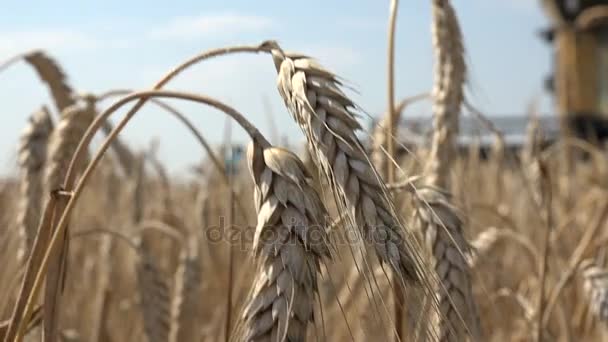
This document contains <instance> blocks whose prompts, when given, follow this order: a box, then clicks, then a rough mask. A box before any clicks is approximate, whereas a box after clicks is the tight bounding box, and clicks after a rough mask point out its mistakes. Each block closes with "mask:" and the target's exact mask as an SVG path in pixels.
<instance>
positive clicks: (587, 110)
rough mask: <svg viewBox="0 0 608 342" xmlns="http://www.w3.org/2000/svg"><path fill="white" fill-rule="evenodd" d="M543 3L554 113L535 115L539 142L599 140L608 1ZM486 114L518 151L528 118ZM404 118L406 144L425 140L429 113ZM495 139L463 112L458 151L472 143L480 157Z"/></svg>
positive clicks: (605, 124) (604, 119)
mask: <svg viewBox="0 0 608 342" xmlns="http://www.w3.org/2000/svg"><path fill="white" fill-rule="evenodd" d="M541 4H542V6H543V9H544V11H545V13H546V14H547V16H548V17H549V19H550V25H551V26H550V27H549V28H548V29H545V30H543V31H542V34H541V36H542V38H543V39H544V40H545V41H546V42H547V43H548V44H549V45H550V46H551V48H552V50H553V61H552V64H553V72H552V74H551V75H550V76H549V77H548V78H547V81H546V82H545V85H546V90H548V91H549V92H550V93H551V94H552V95H553V102H554V112H555V113H556V114H557V115H552V116H542V117H539V118H538V119H539V121H538V126H539V128H540V131H541V132H543V137H542V142H541V144H542V145H545V146H546V145H548V144H551V143H552V142H554V141H555V140H556V139H557V138H558V137H559V136H560V135H561V136H575V137H577V138H581V139H585V140H587V141H589V142H592V143H595V142H599V143H601V144H603V143H604V142H606V140H608V0H541ZM488 119H489V120H490V121H492V124H493V126H495V127H497V128H498V129H499V130H500V131H501V132H502V134H503V137H504V144H505V146H504V147H505V148H507V149H509V150H511V151H513V152H517V151H519V150H520V149H521V148H522V147H523V145H524V143H525V140H526V139H527V137H526V126H527V123H528V120H529V118H525V117H522V116H503V117H489V118H488ZM406 121H407V122H406V125H405V127H403V128H402V129H401V130H402V132H403V133H402V132H400V134H399V141H400V142H401V143H402V144H404V146H405V147H408V148H409V147H412V148H413V147H415V146H416V145H420V144H425V142H428V141H427V138H428V132H430V130H431V129H432V127H431V126H432V123H431V119H430V118H410V119H408V120H406ZM495 142H496V137H495V134H494V133H492V132H491V131H490V130H488V129H487V127H483V125H482V124H481V123H480V122H479V121H478V120H476V119H475V118H471V117H463V120H462V121H461V127H460V137H459V145H460V148H461V152H463V153H466V152H467V151H468V150H470V148H469V147H470V146H471V144H473V143H475V144H478V145H479V147H480V149H481V151H480V152H481V156H482V157H483V156H485V155H487V152H488V151H489V150H490V149H491V147H492V145H493V144H494V143H495ZM402 147H403V146H402ZM400 152H404V151H400Z"/></svg>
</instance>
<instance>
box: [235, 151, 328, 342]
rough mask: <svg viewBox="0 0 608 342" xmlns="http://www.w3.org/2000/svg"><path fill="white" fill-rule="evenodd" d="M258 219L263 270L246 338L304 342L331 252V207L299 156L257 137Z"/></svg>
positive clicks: (253, 167)
mask: <svg viewBox="0 0 608 342" xmlns="http://www.w3.org/2000/svg"><path fill="white" fill-rule="evenodd" d="M247 160H248V162H249V169H250V172H251V175H252V178H253V182H254V199H255V207H256V211H257V213H258V222H257V227H256V230H255V236H254V243H253V248H254V255H255V256H256V258H257V259H258V261H259V271H258V273H257V274H256V277H255V280H254V288H253V292H252V294H251V296H250V299H249V301H248V303H247V306H246V308H245V311H244V313H243V321H244V325H245V327H244V331H243V333H242V335H243V340H244V341H304V340H305V339H306V330H307V326H308V324H309V323H310V322H312V321H313V318H314V317H313V316H314V310H313V307H314V302H315V294H316V292H317V274H318V273H319V271H320V270H319V268H320V262H321V260H322V259H323V258H327V257H329V246H328V240H327V235H326V232H325V229H326V227H327V222H326V218H327V212H326V210H325V208H324V206H323V205H322V203H321V200H320V198H319V197H318V195H317V193H316V192H315V191H314V190H313V189H312V187H311V186H310V182H311V181H312V179H311V177H310V176H309V174H308V172H307V171H306V169H305V167H304V164H303V163H302V162H301V161H300V159H298V157H297V156H296V155H295V154H293V153H291V152H289V151H287V150H285V149H281V148H277V147H271V146H270V145H269V144H268V143H259V142H258V141H256V140H255V139H254V140H253V142H252V143H251V144H250V145H249V147H248V150H247Z"/></svg>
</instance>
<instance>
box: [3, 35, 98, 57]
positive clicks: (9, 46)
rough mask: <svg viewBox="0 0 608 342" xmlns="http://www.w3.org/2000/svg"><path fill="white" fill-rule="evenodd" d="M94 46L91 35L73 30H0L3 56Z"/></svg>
mask: <svg viewBox="0 0 608 342" xmlns="http://www.w3.org/2000/svg"><path fill="white" fill-rule="evenodd" d="M95 46H96V41H95V40H94V39H92V37H89V36H87V35H86V34H84V33H82V32H79V31H74V30H63V29H47V30H31V31H5V32H1V31H0V55H4V56H8V55H13V54H16V53H19V52H23V51H28V50H32V49H47V50H52V51H59V50H60V51H66V50H70V51H73V50H81V49H87V48H92V47H95Z"/></svg>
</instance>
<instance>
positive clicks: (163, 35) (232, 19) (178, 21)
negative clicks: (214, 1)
mask: <svg viewBox="0 0 608 342" xmlns="http://www.w3.org/2000/svg"><path fill="white" fill-rule="evenodd" d="M272 24H273V22H272V20H270V18H267V17H262V16H256V15H244V14H237V13H220V14H214V15H199V16H193V17H177V18H174V19H173V20H171V21H170V22H169V23H168V24H166V25H165V26H161V27H159V28H157V29H154V30H153V31H151V32H150V38H153V39H194V38H199V37H202V36H206V35H210V34H214V35H216V34H234V33H238V32H245V31H262V30H266V29H268V28H270V27H272Z"/></svg>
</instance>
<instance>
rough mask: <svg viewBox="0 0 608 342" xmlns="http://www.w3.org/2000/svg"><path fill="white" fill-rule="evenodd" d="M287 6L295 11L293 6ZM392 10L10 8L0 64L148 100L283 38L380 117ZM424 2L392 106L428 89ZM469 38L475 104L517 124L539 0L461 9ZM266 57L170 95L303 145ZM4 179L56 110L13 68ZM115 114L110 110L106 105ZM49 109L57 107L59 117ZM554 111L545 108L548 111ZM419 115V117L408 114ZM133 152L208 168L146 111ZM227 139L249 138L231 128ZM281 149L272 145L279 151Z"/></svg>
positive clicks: (213, 5)
mask: <svg viewBox="0 0 608 342" xmlns="http://www.w3.org/2000/svg"><path fill="white" fill-rule="evenodd" d="M289 3H291V5H290V4H289ZM388 3H389V1H388V0H387V1H371V0H366V1H364V0H350V1H337V0H334V1H329V0H327V1H318V0H308V1H306V2H288V1H279V0H275V1H262V0H259V1H252V0H240V1H219V0H218V1H200V0H198V1H193V0H187V1H179V2H178V1H175V2H172V3H170V5H167V4H168V3H167V2H166V1H156V0H148V1H140V0H131V1H116V0H105V1H76V0H67V1H66V0H64V1H61V2H59V3H58V2H57V1H47V0H40V1H36V2H35V4H34V3H32V2H27V1H11V2H6V3H5V4H3V13H5V14H4V15H3V18H2V20H1V21H0V60H3V59H5V58H8V57H9V56H11V55H14V54H16V53H18V52H21V51H25V50H29V49H32V48H43V49H46V50H47V52H48V53H49V54H51V55H52V56H54V57H56V58H57V59H58V60H59V61H60V62H61V64H62V65H63V66H64V68H65V70H66V71H67V73H68V75H69V77H70V81H71V84H72V85H73V87H74V88H76V89H77V90H79V91H92V92H102V91H105V90H107V89H111V88H136V89H141V88H146V87H150V86H151V85H152V84H153V83H154V81H155V80H157V79H158V78H160V77H161V76H162V75H163V74H164V73H165V72H166V71H168V70H169V69H170V68H171V67H172V66H174V65H176V64H178V63H179V62H181V61H182V60H184V59H185V58H187V57H190V56H192V55H194V54H196V53H197V52H199V51H202V50H205V49H208V48H213V47H220V46H226V45H231V44H242V43H247V44H254V43H258V42H260V41H262V40H265V39H276V40H278V41H279V42H280V43H281V44H282V45H283V47H284V48H286V49H288V50H298V51H302V52H305V53H307V54H309V55H312V56H315V57H317V58H318V59H319V60H320V61H321V63H322V64H324V65H326V66H328V67H329V68H331V69H332V70H334V71H336V72H337V73H339V74H340V75H341V76H343V77H344V78H346V79H348V80H349V81H350V82H351V83H352V85H354V87H355V88H356V89H357V91H358V94H355V95H354V98H355V99H356V100H357V102H358V103H359V104H360V105H361V106H362V107H363V108H365V109H366V110H367V111H368V112H369V113H371V114H378V113H381V112H382V111H383V109H384V108H385V102H386V96H385V92H386V85H385V80H386V72H385V69H386V66H385V59H386V52H385V51H386V41H385V40H386V38H385V36H386V30H387V27H386V25H387V24H386V21H387V20H386V19H387V15H388ZM429 3H430V1H401V5H400V9H399V21H398V28H397V30H398V31H397V55H396V82H397V91H396V95H397V97H404V96H408V95H414V94H417V93H420V92H424V91H428V90H429V89H430V88H431V84H432V73H431V70H432V63H433V60H432V51H431V42H430V9H429ZM453 3H454V6H455V7H456V9H457V11H458V15H459V17H460V20H461V25H462V27H463V31H464V33H465V43H466V45H467V48H468V61H469V67H470V72H471V74H470V78H471V82H470V96H471V99H472V101H473V102H474V103H475V104H476V105H477V106H478V107H479V108H481V109H482V110H484V111H485V112H487V113H490V114H496V115H502V114H514V113H515V114H520V113H523V112H524V111H525V107H526V105H527V103H528V102H529V101H530V100H531V99H532V97H534V96H535V95H537V94H540V93H541V91H542V80H543V78H544V77H545V76H546V75H547V73H548V72H549V65H550V64H549V62H550V50H549V47H548V46H546V45H545V44H544V43H543V42H541V41H540V39H539V38H538V37H537V35H536V32H537V31H538V30H539V29H541V28H543V27H544V26H545V24H546V20H545V18H544V17H543V15H542V12H541V10H540V6H539V5H538V3H537V2H536V1H532V0H453ZM275 76H276V74H275V71H274V68H273V64H272V62H271V60H270V59H269V57H267V56H261V55H260V56H257V55H249V56H248V55H241V56H238V57H230V58H224V59H220V60H214V61H210V62H208V63H206V64H203V65H200V66H198V67H196V68H194V69H192V70H191V71H190V72H188V73H187V74H185V75H183V76H180V77H179V78H178V79H176V80H175V82H173V83H170V85H169V88H171V89H178V90H187V91H189V92H199V93H204V94H207V95H212V96H216V97H218V98H220V99H222V100H223V101H226V102H227V103H229V104H231V105H233V106H234V107H235V108H237V109H238V110H240V111H241V112H243V113H246V115H247V116H248V117H249V118H250V120H251V121H253V122H254V123H255V124H257V125H258V126H259V127H260V129H261V130H262V131H263V132H264V133H265V134H266V135H268V136H270V133H271V132H270V130H269V125H268V120H267V115H266V111H265V106H264V100H263V99H264V97H266V98H267V99H268V102H269V103H270V107H271V109H272V112H273V115H274V117H275V120H276V122H277V126H278V129H279V135H281V136H285V137H287V139H288V140H289V142H290V143H297V142H299V141H302V140H303V136H302V135H301V133H300V131H299V130H298V128H297V127H296V126H295V125H294V124H293V123H292V122H291V119H290V117H289V115H288V114H287V112H286V111H285V109H283V106H282V101H281V99H280V98H279V96H278V94H277V91H276V88H275ZM0 94H2V98H1V100H2V110H3V113H2V115H3V117H4V119H3V120H2V129H3V131H2V134H0V172H2V173H5V172H7V171H8V172H10V171H13V170H15V164H16V152H15V150H16V144H17V141H18V136H19V132H20V131H21V129H22V128H23V126H24V124H25V122H26V120H27V117H28V116H29V114H30V113H32V112H33V111H34V110H36V109H37V108H39V107H40V106H41V105H43V104H49V105H50V106H51V107H52V105H51V101H50V99H49V96H48V94H47V90H46V88H45V87H43V86H42V85H41V84H40V83H39V82H38V80H37V77H36V75H35V74H34V73H33V71H32V70H31V69H30V68H28V67H27V66H25V65H24V64H18V65H15V66H13V67H11V68H10V69H9V70H7V71H5V72H3V73H1V74H0ZM106 105H108V103H107V102H106V103H104V104H103V106H106ZM177 107H178V108H180V109H183V110H184V112H185V113H187V114H188V116H189V117H190V118H192V120H193V121H194V122H195V123H196V124H197V126H198V127H200V129H201V130H202V132H203V133H204V135H205V136H206V137H207V138H208V139H209V140H211V141H212V142H218V141H221V137H222V133H223V130H224V121H225V120H224V117H223V116H222V115H221V114H219V113H217V112H215V111H213V110H210V109H207V108H203V107H200V106H198V105H190V104H183V103H177ZM52 108H53V109H54V107H52ZM543 109H544V111H549V110H550V105H549V99H547V98H546V97H545V99H544V101H543ZM423 112H425V107H424V106H420V107H416V108H413V110H412V111H411V112H409V113H407V114H406V115H410V114H411V115H418V114H423ZM124 136H125V139H126V140H127V141H128V142H130V143H131V144H132V145H133V146H135V147H142V148H143V147H145V146H147V144H148V142H149V141H150V139H152V138H154V137H158V138H160V141H161V148H160V157H161V158H162V159H163V160H164V161H166V162H167V163H168V164H169V165H171V169H172V170H174V171H182V170H185V169H186V167H187V165H189V164H191V163H193V162H195V161H197V160H199V159H200V158H201V156H202V151H201V149H200V147H199V146H198V145H197V144H196V142H195V140H194V138H192V137H190V136H189V135H188V134H186V130H185V129H183V128H182V127H181V126H180V125H179V124H178V123H177V122H175V120H174V119H173V118H171V117H168V116H167V115H166V114H164V113H162V112H160V111H158V110H156V109H154V108H153V107H149V108H148V109H144V110H143V111H141V112H140V113H139V114H138V117H136V119H134V120H133V121H132V123H131V124H130V126H129V127H128V128H127V129H126V131H125V134H124ZM233 136H234V138H235V139H239V140H241V141H244V140H245V135H244V133H243V132H242V131H241V130H240V129H238V128H236V127H235V129H234V133H233ZM275 142H276V143H278V141H275Z"/></svg>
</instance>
